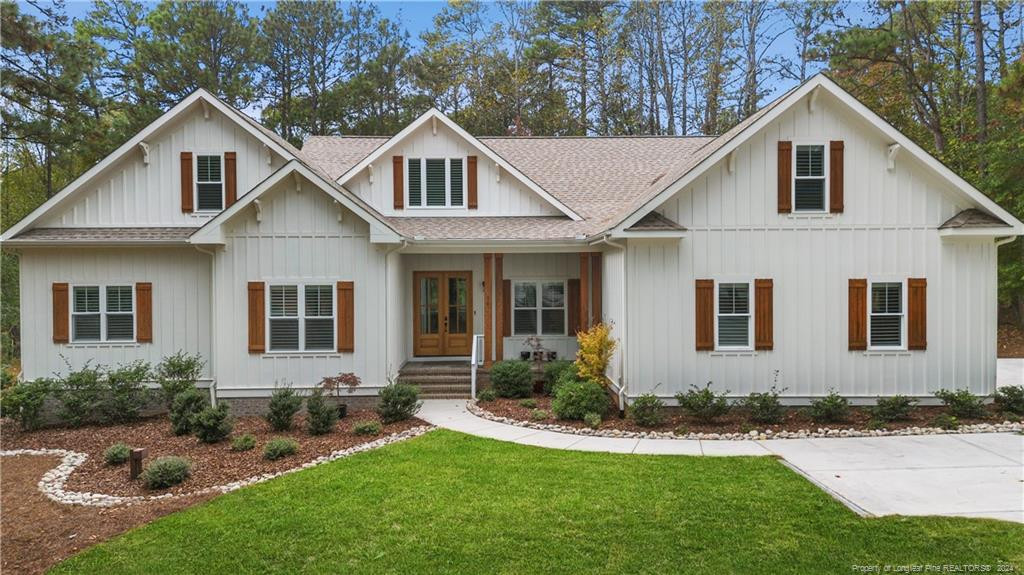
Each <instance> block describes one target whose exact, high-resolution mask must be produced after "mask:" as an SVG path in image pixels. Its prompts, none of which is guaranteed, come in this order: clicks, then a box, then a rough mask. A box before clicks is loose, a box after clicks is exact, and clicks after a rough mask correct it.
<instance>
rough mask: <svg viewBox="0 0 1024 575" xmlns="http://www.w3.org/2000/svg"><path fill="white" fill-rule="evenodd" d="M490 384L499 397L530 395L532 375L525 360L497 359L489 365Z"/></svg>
mask: <svg viewBox="0 0 1024 575" xmlns="http://www.w3.org/2000/svg"><path fill="white" fill-rule="evenodd" d="M490 375H491V385H492V386H493V387H494V391H495V392H496V393H497V394H498V396H500V397H530V392H531V391H533V375H532V374H531V373H530V364H529V363H528V362H525V361H519V360H514V361H499V362H497V363H495V364H494V365H492V366H491V372H490Z"/></svg>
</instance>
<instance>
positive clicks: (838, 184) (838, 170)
mask: <svg viewBox="0 0 1024 575" xmlns="http://www.w3.org/2000/svg"><path fill="white" fill-rule="evenodd" d="M828 148H829V157H828V186H829V189H828V210H829V211H830V212H832V213H833V214H841V213H843V142H842V140H839V141H834V142H831V143H830V144H829V146H828Z"/></svg>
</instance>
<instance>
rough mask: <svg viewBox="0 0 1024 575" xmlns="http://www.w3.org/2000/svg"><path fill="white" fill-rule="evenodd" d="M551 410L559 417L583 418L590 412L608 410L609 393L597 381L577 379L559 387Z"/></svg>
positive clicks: (600, 413) (599, 412)
mask: <svg viewBox="0 0 1024 575" xmlns="http://www.w3.org/2000/svg"><path fill="white" fill-rule="evenodd" d="M551 411H553V412H555V415H556V416H557V417H558V418H559V419H576V420H581V419H583V417H584V416H585V415H586V414H588V413H596V414H598V415H604V414H605V413H607V412H608V393H607V392H606V391H605V388H604V386H603V385H601V384H599V383H597V382H596V381H577V382H572V383H566V384H563V385H560V386H559V387H558V391H557V393H556V394H555V398H554V399H553V400H551Z"/></svg>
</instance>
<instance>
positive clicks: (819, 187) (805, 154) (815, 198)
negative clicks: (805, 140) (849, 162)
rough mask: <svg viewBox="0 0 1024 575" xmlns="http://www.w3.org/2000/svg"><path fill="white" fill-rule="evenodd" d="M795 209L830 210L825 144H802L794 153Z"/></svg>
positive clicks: (803, 210) (806, 210) (810, 210)
mask: <svg viewBox="0 0 1024 575" xmlns="http://www.w3.org/2000/svg"><path fill="white" fill-rule="evenodd" d="M793 157H794V160H793V161H794V162H795V164H796V166H795V168H796V169H795V170H794V171H793V211H795V212H825V211H827V210H828V204H827V202H828V199H827V197H828V194H827V193H826V189H827V188H828V180H827V178H826V176H825V173H826V172H825V145H824V144H800V145H797V146H796V153H795V154H794V155H793Z"/></svg>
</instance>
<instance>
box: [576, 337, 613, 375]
mask: <svg viewBox="0 0 1024 575" xmlns="http://www.w3.org/2000/svg"><path fill="white" fill-rule="evenodd" d="M611 334H612V325H611V324H608V323H599V324H597V325H595V326H593V327H591V328H590V329H588V330H586V331H581V332H579V333H577V334H576V341H577V342H578V343H579V351H578V352H576V373H577V374H578V376H579V379H581V380H590V381H596V382H598V383H600V384H601V385H604V382H605V375H604V372H605V370H606V369H607V368H608V362H609V361H611V359H612V354H613V353H615V347H616V346H617V345H618V342H616V341H615V340H614V339H613V338H612V335H611Z"/></svg>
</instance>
